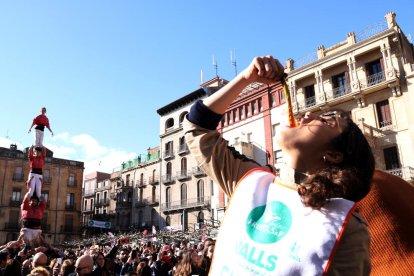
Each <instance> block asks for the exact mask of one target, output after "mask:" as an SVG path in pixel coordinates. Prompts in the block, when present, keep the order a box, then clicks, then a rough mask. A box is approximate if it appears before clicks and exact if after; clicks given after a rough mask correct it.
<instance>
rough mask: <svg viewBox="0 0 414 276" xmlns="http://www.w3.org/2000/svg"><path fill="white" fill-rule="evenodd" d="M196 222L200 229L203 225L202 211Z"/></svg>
mask: <svg viewBox="0 0 414 276" xmlns="http://www.w3.org/2000/svg"><path fill="white" fill-rule="evenodd" d="M197 222H198V226H199V227H200V228H201V227H202V226H203V224H204V213H203V211H200V212H199V213H198V215H197Z"/></svg>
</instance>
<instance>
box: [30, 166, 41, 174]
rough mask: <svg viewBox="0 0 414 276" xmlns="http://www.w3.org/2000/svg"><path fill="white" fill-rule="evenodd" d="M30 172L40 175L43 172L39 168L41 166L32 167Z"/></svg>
mask: <svg viewBox="0 0 414 276" xmlns="http://www.w3.org/2000/svg"><path fill="white" fill-rule="evenodd" d="M31 173H35V174H40V175H42V174H43V172H42V169H41V168H32V171H31Z"/></svg>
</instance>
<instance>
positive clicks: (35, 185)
mask: <svg viewBox="0 0 414 276" xmlns="http://www.w3.org/2000/svg"><path fill="white" fill-rule="evenodd" d="M27 189H28V190H29V195H30V197H32V196H33V194H34V193H36V195H37V197H38V198H39V200H40V196H41V195H42V175H41V174H37V173H30V174H29V179H28V181H27Z"/></svg>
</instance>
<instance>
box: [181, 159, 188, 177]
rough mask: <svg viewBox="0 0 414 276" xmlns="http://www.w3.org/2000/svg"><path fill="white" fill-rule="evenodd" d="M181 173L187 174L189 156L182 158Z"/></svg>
mask: <svg viewBox="0 0 414 276" xmlns="http://www.w3.org/2000/svg"><path fill="white" fill-rule="evenodd" d="M181 175H182V176H186V175H187V158H185V157H183V158H181Z"/></svg>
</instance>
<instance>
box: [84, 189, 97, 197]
mask: <svg viewBox="0 0 414 276" xmlns="http://www.w3.org/2000/svg"><path fill="white" fill-rule="evenodd" d="M83 196H84V197H90V196H95V190H84V191H83Z"/></svg>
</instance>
